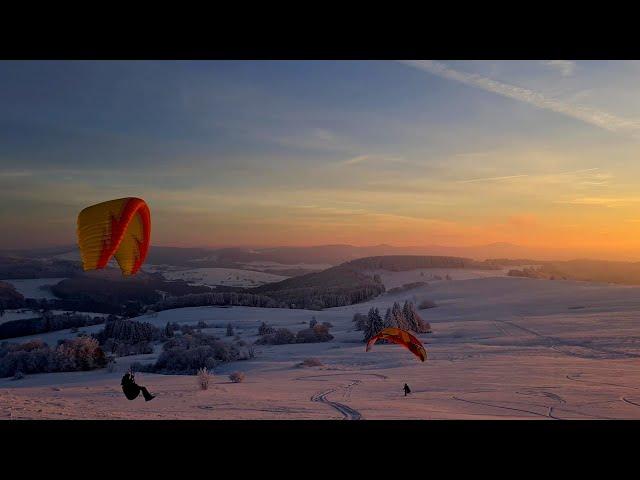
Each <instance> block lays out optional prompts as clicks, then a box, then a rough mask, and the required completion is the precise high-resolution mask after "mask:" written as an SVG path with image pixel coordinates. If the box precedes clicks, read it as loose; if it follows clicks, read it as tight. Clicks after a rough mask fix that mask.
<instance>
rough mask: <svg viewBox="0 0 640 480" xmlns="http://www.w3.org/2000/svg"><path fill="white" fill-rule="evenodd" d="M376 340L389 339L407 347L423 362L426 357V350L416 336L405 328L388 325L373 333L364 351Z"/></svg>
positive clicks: (369, 348)
mask: <svg viewBox="0 0 640 480" xmlns="http://www.w3.org/2000/svg"><path fill="white" fill-rule="evenodd" d="M378 340H389V341H390V342H393V343H397V344H399V345H402V346H403V347H405V348H407V349H409V350H410V351H411V353H413V354H414V355H415V356H416V357H418V358H419V359H420V360H422V361H423V362H424V361H425V360H426V359H427V351H426V350H425V348H424V347H423V346H422V343H420V340H418V339H417V338H416V337H414V336H413V335H411V334H410V333H409V332H407V331H406V330H402V329H400V328H395V327H389V328H385V329H383V330H381V331H380V333H378V334H377V335H374V336H373V337H371V338H370V339H369V341H368V342H367V348H366V350H365V351H367V352H368V351H369V350H371V347H372V346H373V344H374V343H376V342H377V341H378Z"/></svg>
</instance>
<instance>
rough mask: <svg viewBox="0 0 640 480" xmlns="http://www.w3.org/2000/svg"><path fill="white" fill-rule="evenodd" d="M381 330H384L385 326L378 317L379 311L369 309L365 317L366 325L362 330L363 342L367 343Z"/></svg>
mask: <svg viewBox="0 0 640 480" xmlns="http://www.w3.org/2000/svg"><path fill="white" fill-rule="evenodd" d="M383 328H385V325H384V320H383V319H382V317H381V316H380V311H379V310H378V309H377V308H373V307H371V309H370V310H369V313H368V315H367V323H366V324H365V328H364V341H365V342H366V341H368V340H369V339H370V338H371V337H373V336H374V335H376V334H377V333H378V332H380V331H381V330H382V329H383Z"/></svg>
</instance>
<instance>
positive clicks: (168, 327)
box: [164, 322, 173, 338]
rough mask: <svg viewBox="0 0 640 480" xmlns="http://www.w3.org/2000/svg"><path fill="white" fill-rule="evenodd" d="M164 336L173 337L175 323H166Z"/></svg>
mask: <svg viewBox="0 0 640 480" xmlns="http://www.w3.org/2000/svg"><path fill="white" fill-rule="evenodd" d="M164 336H165V337H167V338H171V337H173V325H171V322H167V324H166V325H165V327H164Z"/></svg>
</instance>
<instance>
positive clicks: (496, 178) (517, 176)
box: [458, 175, 529, 183]
mask: <svg viewBox="0 0 640 480" xmlns="http://www.w3.org/2000/svg"><path fill="white" fill-rule="evenodd" d="M528 176H529V175H507V176H505V177H485V178H472V179H470V180H458V183H473V182H485V181H491V180H509V179H511V178H522V177H528Z"/></svg>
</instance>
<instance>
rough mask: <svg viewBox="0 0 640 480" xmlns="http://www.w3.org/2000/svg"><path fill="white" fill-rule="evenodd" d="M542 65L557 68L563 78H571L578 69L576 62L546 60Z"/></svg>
mask: <svg viewBox="0 0 640 480" xmlns="http://www.w3.org/2000/svg"><path fill="white" fill-rule="evenodd" d="M542 63H543V64H545V65H547V66H548V67H551V68H555V69H556V70H558V71H559V72H560V75H562V76H563V77H570V76H571V75H573V72H574V70H575V69H576V62H572V61H571V60H545V61H543V62H542Z"/></svg>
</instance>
